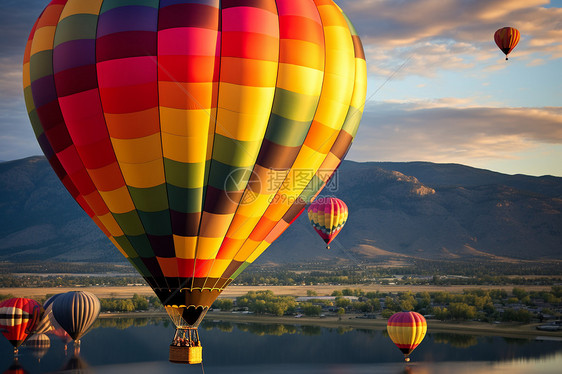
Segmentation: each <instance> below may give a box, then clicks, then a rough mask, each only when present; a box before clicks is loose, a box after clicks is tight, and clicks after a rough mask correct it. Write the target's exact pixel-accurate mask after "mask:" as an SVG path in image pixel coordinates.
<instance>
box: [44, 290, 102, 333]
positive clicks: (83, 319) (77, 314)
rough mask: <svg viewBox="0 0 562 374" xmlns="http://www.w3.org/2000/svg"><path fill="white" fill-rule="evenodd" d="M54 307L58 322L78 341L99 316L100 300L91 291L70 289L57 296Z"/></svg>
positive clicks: (54, 314) (54, 315)
mask: <svg viewBox="0 0 562 374" xmlns="http://www.w3.org/2000/svg"><path fill="white" fill-rule="evenodd" d="M52 309H53V311H52V313H53V317H54V318H55V320H56V321H57V323H58V324H59V325H60V326H61V327H62V328H63V329H64V330H65V331H66V332H67V333H68V335H70V337H71V338H72V339H74V340H75V341H78V340H79V339H80V338H81V337H82V336H83V335H84V334H85V333H86V332H88V330H89V329H90V327H92V324H93V323H94V322H95V320H96V319H97V318H98V315H99V313H100V301H99V299H98V298H97V297H96V296H95V295H94V294H92V293H90V292H86V291H70V292H67V293H63V294H60V295H59V296H57V298H56V299H55V300H54V301H53V303H52Z"/></svg>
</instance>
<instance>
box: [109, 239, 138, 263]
mask: <svg viewBox="0 0 562 374" xmlns="http://www.w3.org/2000/svg"><path fill="white" fill-rule="evenodd" d="M113 238H114V239H115V241H116V242H117V243H118V244H119V246H120V247H121V249H123V251H124V252H125V253H126V254H127V256H129V258H136V257H139V255H138V254H137V252H136V251H135V249H134V248H133V246H132V245H131V243H130V242H129V240H128V239H127V237H126V236H125V235H121V236H114V237H113Z"/></svg>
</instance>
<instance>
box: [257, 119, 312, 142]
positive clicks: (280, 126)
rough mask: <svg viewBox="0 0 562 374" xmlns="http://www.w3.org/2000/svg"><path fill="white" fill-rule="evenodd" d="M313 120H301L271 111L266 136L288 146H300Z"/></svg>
mask: <svg viewBox="0 0 562 374" xmlns="http://www.w3.org/2000/svg"><path fill="white" fill-rule="evenodd" d="M311 123H312V122H301V121H294V120H290V119H287V118H285V117H281V116H279V115H277V114H275V113H271V116H270V117H269V123H268V125H267V131H266V132H265V138H266V139H267V140H270V141H272V142H273V143H276V144H279V145H284V146H286V147H300V146H302V144H303V143H304V139H305V138H306V134H307V133H308V130H309V129H310V125H311Z"/></svg>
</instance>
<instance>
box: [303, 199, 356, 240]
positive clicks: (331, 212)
mask: <svg viewBox="0 0 562 374" xmlns="http://www.w3.org/2000/svg"><path fill="white" fill-rule="evenodd" d="M347 216H348V210H347V205H345V203H344V202H343V201H341V200H340V199H336V198H335V197H324V198H319V199H317V200H315V201H314V202H313V203H312V204H310V206H309V207H308V219H309V220H310V223H311V224H312V227H314V230H316V232H317V233H318V235H320V237H321V238H322V239H323V240H324V242H326V244H327V245H328V247H327V248H328V249H329V248H330V243H331V242H332V240H334V238H335V237H336V236H337V235H338V234H339V233H340V231H341V229H342V228H343V225H345V223H346V222H347Z"/></svg>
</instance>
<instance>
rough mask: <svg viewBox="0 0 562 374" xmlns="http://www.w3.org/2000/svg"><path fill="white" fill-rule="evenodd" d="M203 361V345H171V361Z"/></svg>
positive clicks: (185, 362) (198, 362) (189, 362)
mask: <svg viewBox="0 0 562 374" xmlns="http://www.w3.org/2000/svg"><path fill="white" fill-rule="evenodd" d="M202 361H203V347H202V346H197V347H177V346H175V345H171V346H170V362H176V363H182V364H200V363H201V362H202Z"/></svg>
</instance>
